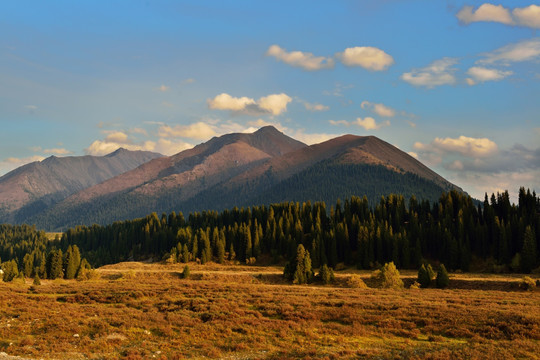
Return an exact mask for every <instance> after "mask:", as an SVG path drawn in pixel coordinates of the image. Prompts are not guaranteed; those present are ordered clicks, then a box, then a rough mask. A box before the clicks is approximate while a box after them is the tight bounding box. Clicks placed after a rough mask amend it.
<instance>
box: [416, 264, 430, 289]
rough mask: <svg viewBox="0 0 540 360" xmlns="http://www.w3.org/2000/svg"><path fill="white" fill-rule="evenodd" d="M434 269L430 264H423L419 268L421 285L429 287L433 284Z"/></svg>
mask: <svg viewBox="0 0 540 360" xmlns="http://www.w3.org/2000/svg"><path fill="white" fill-rule="evenodd" d="M432 276H433V269H432V268H431V265H430V264H422V266H420V269H419V270H418V280H417V281H418V283H419V284H420V286H421V287H423V288H427V287H429V286H430V285H431V280H432Z"/></svg>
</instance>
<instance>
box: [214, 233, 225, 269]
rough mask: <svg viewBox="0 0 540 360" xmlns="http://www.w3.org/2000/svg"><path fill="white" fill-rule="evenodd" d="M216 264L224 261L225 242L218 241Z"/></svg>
mask: <svg viewBox="0 0 540 360" xmlns="http://www.w3.org/2000/svg"><path fill="white" fill-rule="evenodd" d="M216 258H217V262H218V263H219V264H223V262H224V261H225V240H222V239H219V240H218V242H217V256H216Z"/></svg>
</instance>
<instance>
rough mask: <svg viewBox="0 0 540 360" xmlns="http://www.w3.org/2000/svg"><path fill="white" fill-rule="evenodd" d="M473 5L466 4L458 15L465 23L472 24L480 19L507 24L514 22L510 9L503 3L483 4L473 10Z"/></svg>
mask: <svg viewBox="0 0 540 360" xmlns="http://www.w3.org/2000/svg"><path fill="white" fill-rule="evenodd" d="M473 9H474V8H473V7H472V6H464V7H463V8H462V9H461V10H460V11H459V12H458V13H457V14H456V17H457V18H458V19H459V21H461V22H462V23H464V24H470V23H472V22H478V21H492V22H499V23H503V24H507V25H511V24H514V20H513V19H512V16H511V15H510V11H509V10H508V9H506V8H505V7H503V6H502V5H492V4H488V3H485V4H482V5H480V7H478V9H476V10H475V11H473Z"/></svg>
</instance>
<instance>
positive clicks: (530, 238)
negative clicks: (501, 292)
mask: <svg viewBox="0 0 540 360" xmlns="http://www.w3.org/2000/svg"><path fill="white" fill-rule="evenodd" d="M535 267H536V237H535V235H534V230H533V229H532V228H531V227H530V226H527V228H526V229H525V235H524V238H523V249H522V250H521V270H522V271H523V272H524V273H530V272H531V270H533V269H534V268H535Z"/></svg>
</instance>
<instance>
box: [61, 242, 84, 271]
mask: <svg viewBox="0 0 540 360" xmlns="http://www.w3.org/2000/svg"><path fill="white" fill-rule="evenodd" d="M64 263H65V278H66V279H75V277H76V276H77V270H79V266H80V265H81V253H80V252H79V248H78V247H77V245H73V246H71V245H70V246H69V247H68V249H67V251H66V256H65V261H64Z"/></svg>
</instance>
